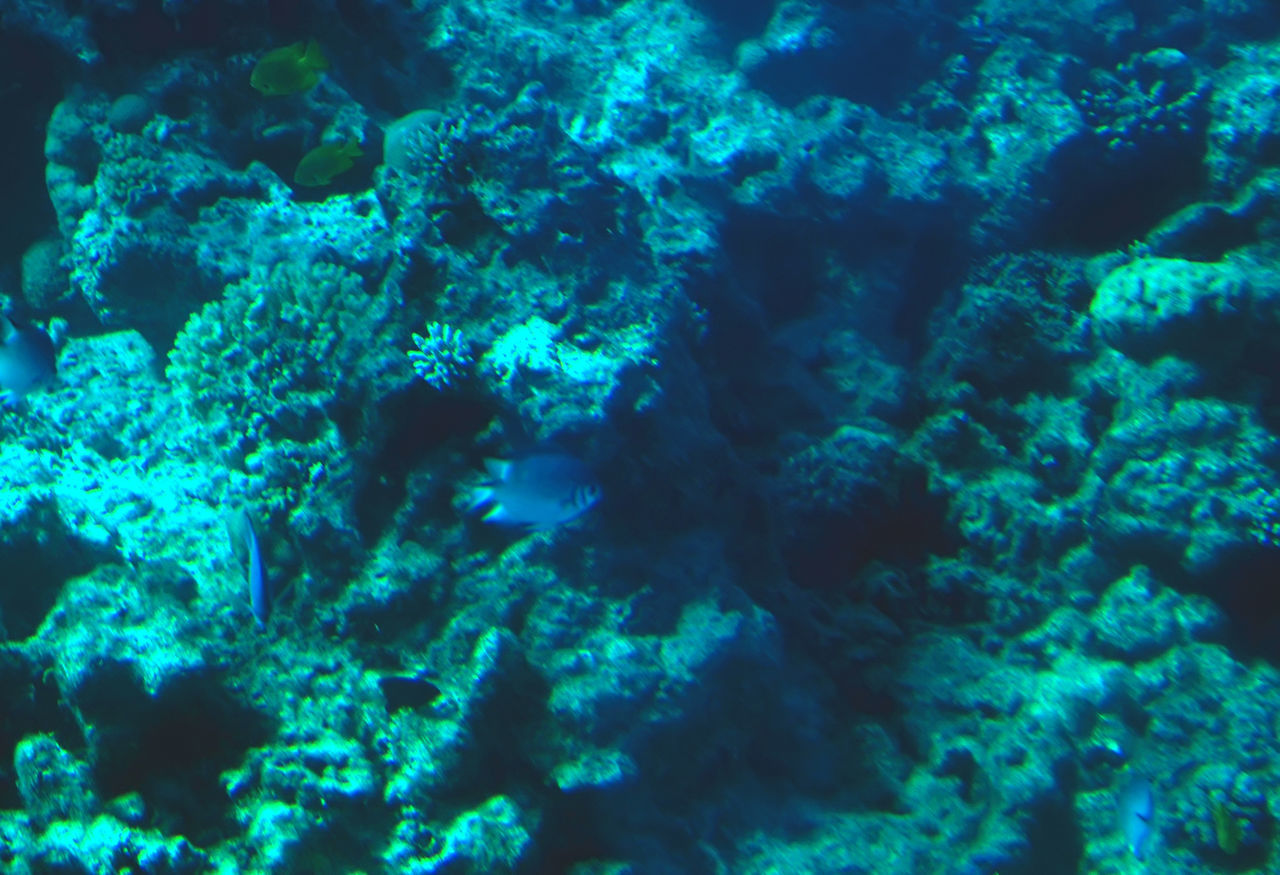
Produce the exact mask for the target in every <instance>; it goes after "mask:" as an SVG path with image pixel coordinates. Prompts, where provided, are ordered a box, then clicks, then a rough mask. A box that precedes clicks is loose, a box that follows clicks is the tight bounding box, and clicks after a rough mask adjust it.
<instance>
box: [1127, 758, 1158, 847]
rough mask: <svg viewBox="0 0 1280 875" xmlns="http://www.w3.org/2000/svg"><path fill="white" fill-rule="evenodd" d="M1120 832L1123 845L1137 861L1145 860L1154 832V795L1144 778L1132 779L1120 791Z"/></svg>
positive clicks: (1148, 782)
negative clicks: (1125, 845) (1122, 837)
mask: <svg viewBox="0 0 1280 875" xmlns="http://www.w3.org/2000/svg"><path fill="white" fill-rule="evenodd" d="M1119 810H1120V831H1121V832H1123V833H1124V840H1125V844H1127V845H1128V846H1129V850H1130V851H1132V852H1133V855H1134V856H1135V857H1137V858H1138V859H1139V860H1145V859H1146V858H1147V845H1149V844H1150V843H1151V836H1152V834H1153V833H1154V832H1155V817H1156V793H1155V790H1154V789H1153V788H1152V786H1151V782H1150V781H1148V780H1147V779H1146V778H1141V777H1139V778H1132V779H1131V780H1130V781H1129V782H1128V783H1127V784H1125V785H1124V788H1123V789H1121V791H1120V798H1119Z"/></svg>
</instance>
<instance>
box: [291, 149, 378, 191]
mask: <svg viewBox="0 0 1280 875" xmlns="http://www.w3.org/2000/svg"><path fill="white" fill-rule="evenodd" d="M363 154H364V153H363V152H361V151H360V146H359V145H358V144H357V143H356V141H355V140H345V141H343V142H341V143H322V144H321V145H319V146H316V147H315V148H314V149H312V150H311V151H310V152H308V153H307V154H305V155H303V156H302V160H301V161H299V162H298V169H297V170H295V171H293V181H294V182H296V183H297V184H298V185H309V186H312V185H328V184H329V183H330V182H332V181H333V178H334V177H335V176H337V175H338V174H339V173H346V172H347V171H348V170H350V169H351V167H352V165H354V164H355V159H357V158H359V157H360V156H361V155H363Z"/></svg>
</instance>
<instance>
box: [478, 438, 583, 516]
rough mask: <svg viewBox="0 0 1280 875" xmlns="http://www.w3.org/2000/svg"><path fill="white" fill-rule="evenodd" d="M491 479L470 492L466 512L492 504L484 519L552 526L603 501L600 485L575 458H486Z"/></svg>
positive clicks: (551, 455) (549, 456)
mask: <svg viewBox="0 0 1280 875" xmlns="http://www.w3.org/2000/svg"><path fill="white" fill-rule="evenodd" d="M484 466H485V469H486V470H487V471H488V473H489V481H488V482H487V483H485V484H484V485H483V486H480V487H478V488H477V489H475V490H473V491H472V493H471V505H470V507H468V508H467V510H469V511H472V510H476V509H477V508H480V507H484V506H486V505H487V506H488V508H489V511H488V513H486V514H485V515H484V520H485V522H490V523H505V524H507V525H513V526H528V527H529V528H531V529H550V528H554V527H555V526H558V525H560V524H561V523H566V522H568V521H569V520H571V519H573V518H574V517H576V516H578V515H579V514H581V513H582V512H583V511H585V510H586V509H587V508H589V507H591V506H592V505H593V504H595V503H596V502H597V501H599V500H600V485H599V484H598V483H597V482H596V479H595V477H594V476H592V474H591V470H590V469H589V468H587V466H586V465H584V464H582V462H579V461H578V460H577V459H575V458H573V457H572V456H566V455H562V454H560V453H541V454H538V455H532V456H526V457H524V458H522V459H514V460H510V461H507V460H502V459H486V460H485V463H484Z"/></svg>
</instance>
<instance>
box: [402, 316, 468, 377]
mask: <svg viewBox="0 0 1280 875" xmlns="http://www.w3.org/2000/svg"><path fill="white" fill-rule="evenodd" d="M413 344H414V346H416V347H417V350H410V351H409V353H408V355H409V361H410V362H412V364H413V370H414V372H415V373H416V374H417V375H418V376H419V377H421V378H422V379H423V380H424V381H426V383H427V385H428V386H430V387H431V388H433V389H447V388H448V387H449V386H451V385H453V384H454V383H455V382H457V381H459V380H461V379H462V378H463V377H465V376H467V374H468V373H469V372H470V370H471V366H472V365H473V364H474V363H475V362H474V360H473V359H472V357H471V350H470V346H469V344H468V343H467V339H466V338H465V337H463V336H462V332H461V331H459V330H458V329H456V328H454V327H452V326H450V325H444V324H443V323H440V322H431V323H429V324H428V325H427V333H426V335H425V336H424V335H421V334H415V335H413Z"/></svg>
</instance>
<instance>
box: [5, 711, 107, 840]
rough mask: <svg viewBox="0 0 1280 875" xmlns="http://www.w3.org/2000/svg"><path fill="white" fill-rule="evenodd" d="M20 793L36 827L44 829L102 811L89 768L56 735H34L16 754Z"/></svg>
mask: <svg viewBox="0 0 1280 875" xmlns="http://www.w3.org/2000/svg"><path fill="white" fill-rule="evenodd" d="M13 767H14V771H15V772H16V773H17V776H18V792H19V793H21V794H22V801H23V804H24V806H25V807H26V811H27V814H28V815H30V816H31V820H32V823H34V824H35V825H36V826H38V827H40V828H42V829H43V828H44V827H46V826H48V825H49V824H50V823H52V822H53V821H55V820H78V819H80V818H84V817H89V816H92V815H93V814H94V813H95V810H96V809H97V807H98V802H97V799H96V798H95V797H94V793H93V788H92V786H91V784H90V781H89V767H88V765H86V764H85V763H82V762H79V761H78V760H76V759H75V758H74V757H72V756H71V755H70V754H69V753H67V752H66V751H65V750H63V748H62V745H60V744H58V742H57V739H55V738H54V737H53V736H52V735H47V734H46V735H31V736H27V737H26V738H24V739H23V740H22V741H20V742H19V743H18V746H17V748H15V750H14V753H13Z"/></svg>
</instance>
